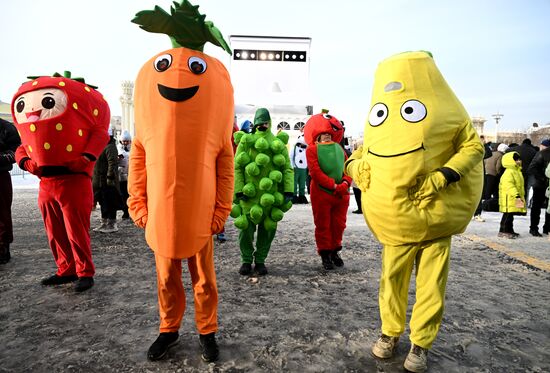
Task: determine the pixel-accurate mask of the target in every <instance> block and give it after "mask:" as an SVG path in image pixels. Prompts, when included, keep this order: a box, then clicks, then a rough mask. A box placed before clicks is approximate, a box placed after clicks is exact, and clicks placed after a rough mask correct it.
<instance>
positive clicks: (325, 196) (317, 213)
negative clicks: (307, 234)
mask: <svg viewBox="0 0 550 373" xmlns="http://www.w3.org/2000/svg"><path fill="white" fill-rule="evenodd" d="M310 198H311V209H312V210H313V221H314V222H315V242H316V243H317V252H320V251H323V250H335V249H340V248H341V247H342V236H343V235H344V229H346V218H347V214H348V206H349V194H346V195H344V196H342V197H338V196H335V195H331V194H329V193H327V192H325V191H324V190H322V189H321V188H320V187H319V185H318V184H316V183H315V182H313V181H312V182H311V196H310Z"/></svg>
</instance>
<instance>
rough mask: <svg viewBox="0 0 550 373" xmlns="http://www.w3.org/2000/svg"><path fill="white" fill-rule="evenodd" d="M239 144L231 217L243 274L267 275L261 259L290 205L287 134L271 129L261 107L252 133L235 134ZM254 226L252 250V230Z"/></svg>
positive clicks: (264, 111)
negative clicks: (275, 133) (234, 227)
mask: <svg viewBox="0 0 550 373" xmlns="http://www.w3.org/2000/svg"><path fill="white" fill-rule="evenodd" d="M235 141H236V142H237V143H238V144H239V146H238V147H237V154H236V155H235V204H234V205H233V209H232V210H231V216H232V217H233V218H235V226H236V227H237V228H239V229H240V232H239V246H240V249H241V262H242V265H241V268H240V269H239V273H240V274H241V275H243V276H246V275H249V274H251V273H252V262H253V261H254V263H255V266H254V270H255V272H256V273H257V274H258V275H260V276H263V275H266V274H267V268H266V266H265V259H266V258H267V255H268V253H269V249H270V248H271V242H272V241H273V239H274V238H275V233H276V231H277V222H278V221H280V220H281V219H283V215H284V213H285V212H286V211H288V210H289V209H290V207H291V206H292V201H291V199H292V196H293V195H294V192H293V191H294V187H293V182H294V172H293V171H292V167H291V166H290V159H289V157H288V150H287V148H286V144H287V143H288V134H287V133H285V132H282V131H281V132H279V133H278V134H277V136H275V135H273V133H272V132H271V116H270V115H269V111H268V110H267V109H265V108H260V109H258V110H256V114H255V116H254V128H253V129H252V133H244V132H242V131H239V132H236V133H235ZM256 226H257V229H258V233H257V238H256V250H254V233H255V232H256Z"/></svg>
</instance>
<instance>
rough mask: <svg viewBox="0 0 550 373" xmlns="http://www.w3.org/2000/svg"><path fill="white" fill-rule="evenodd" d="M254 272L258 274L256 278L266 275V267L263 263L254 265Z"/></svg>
mask: <svg viewBox="0 0 550 373" xmlns="http://www.w3.org/2000/svg"><path fill="white" fill-rule="evenodd" d="M254 271H255V272H256V273H257V274H258V276H265V275H267V267H266V266H265V264H263V263H256V265H255V266H254Z"/></svg>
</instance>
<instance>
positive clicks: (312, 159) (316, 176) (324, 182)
mask: <svg viewBox="0 0 550 373" xmlns="http://www.w3.org/2000/svg"><path fill="white" fill-rule="evenodd" d="M306 158H307V167H308V169H309V174H310V175H311V179H312V180H313V181H315V182H316V183H317V184H319V185H320V186H322V187H323V188H325V189H328V190H334V184H336V182H335V181H334V179H333V178H331V177H329V176H328V175H327V174H325V173H324V172H323V170H321V166H319V159H318V157H317V145H316V144H311V145H309V146H308V147H307V149H306Z"/></svg>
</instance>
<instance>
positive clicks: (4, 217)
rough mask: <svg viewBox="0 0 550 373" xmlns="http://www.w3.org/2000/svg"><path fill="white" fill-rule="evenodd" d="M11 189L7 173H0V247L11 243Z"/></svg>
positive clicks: (9, 177)
mask: <svg viewBox="0 0 550 373" xmlns="http://www.w3.org/2000/svg"><path fill="white" fill-rule="evenodd" d="M12 201H13V189H12V185H11V176H10V173H9V171H0V246H1V245H6V246H7V245H9V244H10V243H12V242H13V226H12V220H11V203H12Z"/></svg>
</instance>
